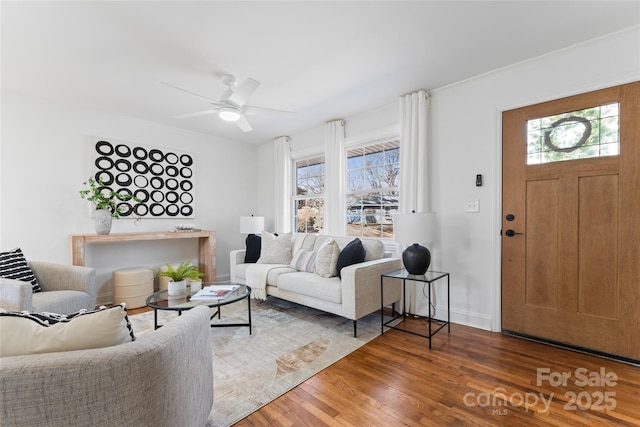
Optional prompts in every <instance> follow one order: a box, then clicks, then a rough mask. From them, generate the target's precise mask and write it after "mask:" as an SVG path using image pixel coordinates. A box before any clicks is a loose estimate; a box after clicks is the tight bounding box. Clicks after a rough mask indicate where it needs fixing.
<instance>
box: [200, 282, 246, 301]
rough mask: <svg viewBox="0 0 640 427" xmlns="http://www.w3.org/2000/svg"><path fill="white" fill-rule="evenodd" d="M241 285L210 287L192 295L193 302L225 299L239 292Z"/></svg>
mask: <svg viewBox="0 0 640 427" xmlns="http://www.w3.org/2000/svg"><path fill="white" fill-rule="evenodd" d="M239 287H240V285H210V286H205V287H204V288H202V289H200V290H199V291H198V292H196V293H195V294H193V295H191V300H192V301H200V300H218V299H224V298H226V297H228V296H229V295H231V294H232V293H233V292H235V291H236V290H238V288H239Z"/></svg>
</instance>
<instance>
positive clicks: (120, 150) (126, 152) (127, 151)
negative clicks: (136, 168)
mask: <svg viewBox="0 0 640 427" xmlns="http://www.w3.org/2000/svg"><path fill="white" fill-rule="evenodd" d="M116 154H117V155H118V156H120V157H129V156H130V155H131V148H129V147H128V146H126V145H124V144H118V145H116Z"/></svg>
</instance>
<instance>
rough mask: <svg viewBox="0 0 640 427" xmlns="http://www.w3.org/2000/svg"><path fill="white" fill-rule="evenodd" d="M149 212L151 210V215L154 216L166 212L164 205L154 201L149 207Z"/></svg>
mask: <svg viewBox="0 0 640 427" xmlns="http://www.w3.org/2000/svg"><path fill="white" fill-rule="evenodd" d="M149 212H151V215H153V216H160V215H162V214H163V213H164V206H162V205H161V204H160V203H153V204H152V205H151V206H150V207H149Z"/></svg>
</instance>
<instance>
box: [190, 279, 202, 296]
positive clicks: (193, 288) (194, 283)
mask: <svg viewBox="0 0 640 427" xmlns="http://www.w3.org/2000/svg"><path fill="white" fill-rule="evenodd" d="M200 289H202V280H193V279H191V280H190V281H189V291H190V292H191V295H193V294H195V293H196V292H198V291H199V290H200Z"/></svg>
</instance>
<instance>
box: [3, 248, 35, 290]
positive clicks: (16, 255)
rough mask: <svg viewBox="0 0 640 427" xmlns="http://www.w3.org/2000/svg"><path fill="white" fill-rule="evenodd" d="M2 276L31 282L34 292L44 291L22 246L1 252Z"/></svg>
mask: <svg viewBox="0 0 640 427" xmlns="http://www.w3.org/2000/svg"><path fill="white" fill-rule="evenodd" d="M0 277H3V278H5V279H14V280H20V281H22V282H29V283H31V290H32V291H33V292H40V291H42V289H41V288H40V285H39V284H38V281H37V280H36V276H35V274H33V271H31V269H30V268H29V264H27V260H26V259H25V257H24V254H23V253H22V250H21V249H20V248H15V249H13V250H10V251H7V252H0Z"/></svg>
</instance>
